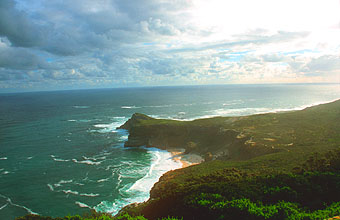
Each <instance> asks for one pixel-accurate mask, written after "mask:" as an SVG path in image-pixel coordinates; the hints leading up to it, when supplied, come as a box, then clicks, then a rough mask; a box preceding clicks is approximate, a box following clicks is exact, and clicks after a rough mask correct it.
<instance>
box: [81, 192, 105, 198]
mask: <svg viewBox="0 0 340 220" xmlns="http://www.w3.org/2000/svg"><path fill="white" fill-rule="evenodd" d="M79 195H80V196H87V197H96V196H100V195H99V194H96V193H81V194H79Z"/></svg>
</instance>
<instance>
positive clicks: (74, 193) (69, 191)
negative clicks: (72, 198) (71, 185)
mask: <svg viewBox="0 0 340 220" xmlns="http://www.w3.org/2000/svg"><path fill="white" fill-rule="evenodd" d="M62 191H63V192H64V193H65V194H73V195H79V192H77V191H72V190H70V189H68V190H62Z"/></svg>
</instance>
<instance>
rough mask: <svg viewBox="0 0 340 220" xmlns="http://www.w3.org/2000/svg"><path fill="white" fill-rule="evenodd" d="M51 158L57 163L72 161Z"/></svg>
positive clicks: (53, 156)
mask: <svg viewBox="0 0 340 220" xmlns="http://www.w3.org/2000/svg"><path fill="white" fill-rule="evenodd" d="M50 156H51V157H52V159H53V160H54V161H56V162H68V161H70V160H65V159H61V158H57V157H56V156H55V155H50Z"/></svg>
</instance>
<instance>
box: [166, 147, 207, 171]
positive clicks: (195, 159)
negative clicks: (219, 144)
mask: <svg viewBox="0 0 340 220" xmlns="http://www.w3.org/2000/svg"><path fill="white" fill-rule="evenodd" d="M168 151H169V152H170V153H171V155H172V159H173V160H175V161H179V162H181V163H182V168H185V167H188V166H192V165H196V164H199V163H201V162H203V158H202V157H201V156H199V155H198V154H192V153H189V154H185V153H184V152H185V149H168Z"/></svg>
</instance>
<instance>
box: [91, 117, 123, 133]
mask: <svg viewBox="0 0 340 220" xmlns="http://www.w3.org/2000/svg"><path fill="white" fill-rule="evenodd" d="M126 120H127V119H126V118H125V117H122V118H120V120H117V121H115V122H111V123H109V124H96V125H93V126H94V127H95V128H101V129H99V130H91V131H92V132H99V133H111V132H119V133H124V130H123V129H119V130H118V129H117V128H118V127H120V126H121V125H123V124H124V123H125V122H126Z"/></svg>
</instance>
